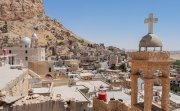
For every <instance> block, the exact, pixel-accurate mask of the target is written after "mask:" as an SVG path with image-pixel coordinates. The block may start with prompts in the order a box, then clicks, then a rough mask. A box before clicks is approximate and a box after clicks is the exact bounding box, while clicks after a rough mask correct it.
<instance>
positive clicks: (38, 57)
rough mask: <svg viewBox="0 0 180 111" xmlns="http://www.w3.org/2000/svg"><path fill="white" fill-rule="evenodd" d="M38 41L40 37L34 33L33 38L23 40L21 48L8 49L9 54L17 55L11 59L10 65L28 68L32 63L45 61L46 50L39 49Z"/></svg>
mask: <svg viewBox="0 0 180 111" xmlns="http://www.w3.org/2000/svg"><path fill="white" fill-rule="evenodd" d="M37 41H38V37H37V35H36V34H35V33H34V34H33V35H32V37H31V38H29V37H24V38H22V39H21V43H20V46H19V47H7V49H8V53H9V54H15V55H16V56H15V57H10V58H9V63H10V64H12V65H13V64H20V63H22V64H23V65H24V66H28V62H30V61H45V48H38V47H37Z"/></svg>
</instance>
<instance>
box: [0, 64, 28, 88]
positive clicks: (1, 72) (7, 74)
mask: <svg viewBox="0 0 180 111" xmlns="http://www.w3.org/2000/svg"><path fill="white" fill-rule="evenodd" d="M26 71H27V69H22V70H18V69H10V65H5V66H2V67H0V90H2V89H3V88H5V87H6V86H7V85H8V84H10V83H11V82H13V80H15V79H17V78H18V77H19V76H21V75H23V74H25V72H26Z"/></svg>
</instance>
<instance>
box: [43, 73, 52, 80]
mask: <svg viewBox="0 0 180 111" xmlns="http://www.w3.org/2000/svg"><path fill="white" fill-rule="evenodd" d="M45 80H48V81H52V80H53V77H52V75H51V74H46V75H45Z"/></svg>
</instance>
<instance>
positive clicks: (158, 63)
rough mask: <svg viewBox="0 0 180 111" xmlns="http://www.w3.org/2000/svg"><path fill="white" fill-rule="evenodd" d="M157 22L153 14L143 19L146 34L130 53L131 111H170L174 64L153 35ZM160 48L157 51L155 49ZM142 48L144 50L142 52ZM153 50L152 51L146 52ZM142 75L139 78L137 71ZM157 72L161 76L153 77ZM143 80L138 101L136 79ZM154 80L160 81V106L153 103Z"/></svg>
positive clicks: (159, 41)
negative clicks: (171, 77) (136, 49)
mask: <svg viewBox="0 0 180 111" xmlns="http://www.w3.org/2000/svg"><path fill="white" fill-rule="evenodd" d="M155 22H157V18H153V14H150V15H149V18H148V19H145V23H148V34H147V35H145V36H144V37H143V38H142V39H141V41H140V43H139V51H138V52H132V53H131V55H130V56H131V58H132V60H131V63H132V69H131V71H132V72H131V110H132V111H170V108H169V107H170V103H169V90H170V78H169V70H170V65H171V64H172V63H173V62H174V61H173V60H171V59H170V54H169V52H167V51H162V42H161V40H160V39H159V38H158V36H156V35H155V34H154V33H153V23H155ZM158 47H160V49H159V50H156V48H158ZM142 48H144V50H143V51H142ZM151 48H153V49H154V50H148V49H151ZM140 70H142V71H143V73H142V74H141V76H140V73H139V71H140ZM157 70H160V71H161V75H155V72H156V71H157ZM139 77H141V78H142V79H143V80H144V94H143V98H142V99H143V101H141V102H139V101H138V94H139V90H138V78H139ZM156 78H159V79H160V80H161V84H162V95H161V98H160V100H161V105H156V104H154V103H153V86H154V81H155V79H156Z"/></svg>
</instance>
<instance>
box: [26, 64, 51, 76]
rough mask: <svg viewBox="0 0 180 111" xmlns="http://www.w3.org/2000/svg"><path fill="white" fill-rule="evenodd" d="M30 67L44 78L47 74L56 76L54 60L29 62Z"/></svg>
mask: <svg viewBox="0 0 180 111" xmlns="http://www.w3.org/2000/svg"><path fill="white" fill-rule="evenodd" d="M28 68H29V69H30V70H32V71H34V72H35V73H37V74H38V75H40V76H41V77H42V78H46V77H47V76H50V77H54V62H53V61H32V62H29V65H28Z"/></svg>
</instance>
